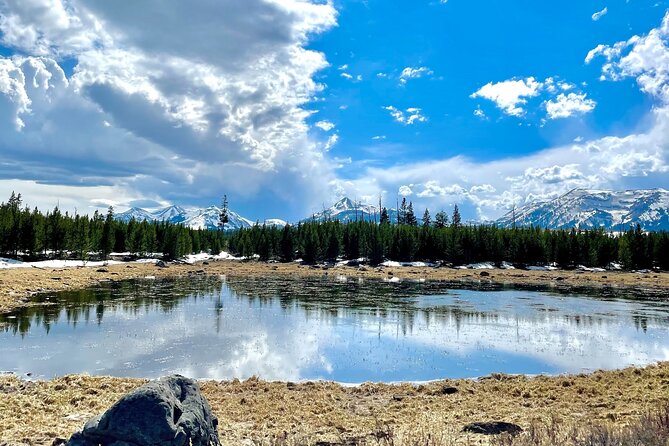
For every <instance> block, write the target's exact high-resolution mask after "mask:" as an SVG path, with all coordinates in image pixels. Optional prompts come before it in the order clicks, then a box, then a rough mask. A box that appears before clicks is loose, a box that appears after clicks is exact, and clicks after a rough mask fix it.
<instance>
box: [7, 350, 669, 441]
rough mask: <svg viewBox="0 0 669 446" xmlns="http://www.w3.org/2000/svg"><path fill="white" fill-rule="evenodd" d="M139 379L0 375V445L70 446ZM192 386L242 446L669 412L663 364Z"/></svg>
mask: <svg viewBox="0 0 669 446" xmlns="http://www.w3.org/2000/svg"><path fill="white" fill-rule="evenodd" d="M146 381H147V380H145V379H134V378H112V377H104V376H100V377H97V376H96V377H92V376H87V375H69V376H64V377H60V378H55V379H52V380H49V381H25V380H21V379H19V378H18V377H16V376H11V375H0V445H15V444H29V445H37V444H45V445H46V444H52V443H53V442H54V440H56V439H58V438H62V439H67V438H69V436H70V435H71V434H72V433H73V432H75V431H77V430H79V429H80V428H81V426H82V425H83V424H84V423H85V422H86V421H87V420H88V419H89V418H90V417H92V416H95V415H97V414H99V413H102V412H104V411H105V410H106V409H108V408H109V407H110V406H111V405H112V404H113V403H114V402H115V401H116V400H118V399H119V398H120V397H121V396H123V395H124V394H126V393H127V392H129V391H130V390H132V389H133V388H136V387H138V386H140V385H141V384H143V383H145V382H146ZM198 382H199V383H200V385H201V388H202V391H203V394H204V396H205V397H206V398H207V400H208V401H209V403H210V404H211V406H212V408H213V411H214V413H215V414H216V415H217V416H218V417H219V420H220V424H219V434H220V436H221V440H222V441H223V443H224V444H239V445H247V444H248V445H255V444H268V445H273V444H276V445H283V444H316V442H322V443H321V444H331V445H345V444H365V443H353V441H360V440H365V439H367V440H370V442H369V443H367V444H384V443H377V442H375V441H376V440H378V438H379V437H378V435H379V433H380V432H385V433H388V432H390V433H392V435H393V436H394V438H395V439H396V442H395V443H392V444H396V445H402V444H407V445H408V444H419V443H415V442H414V441H415V440H417V439H420V438H423V437H421V436H422V435H425V433H429V434H430V435H431V438H441V439H444V443H439V442H438V443H420V444H472V442H475V444H479V441H481V440H483V441H485V440H486V438H485V437H481V436H478V435H474V434H466V433H463V432H462V428H463V427H464V426H465V425H466V424H468V423H472V422H480V421H506V422H510V423H515V424H518V425H520V426H521V427H522V428H523V429H525V430H527V429H528V428H530V427H531V426H534V425H535V424H536V423H538V424H540V425H550V423H552V422H553V421H554V420H558V421H559V422H560V423H561V424H562V425H563V426H565V427H567V428H574V427H587V426H607V427H611V428H622V427H625V426H628V425H630V424H632V423H635V422H637V421H638V420H639V419H640V417H642V416H643V415H645V414H647V413H649V412H650V411H652V410H654V409H657V408H660V407H662V406H663V405H666V404H669V362H664V363H657V364H653V365H649V366H646V367H643V368H626V369H621V370H611V371H595V372H592V373H588V374H576V375H558V376H544V375H539V376H535V377H527V376H523V375H502V374H493V375H490V376H487V377H484V378H481V379H478V380H472V379H448V380H440V381H434V382H429V383H423V384H410V383H400V384H385V383H363V384H361V385H358V386H350V387H349V386H344V385H341V384H337V383H333V382H328V381H306V382H300V383H293V382H278V381H274V382H269V381H262V380H259V379H257V378H250V379H247V380H244V381H240V380H237V379H235V380H231V381H217V380H199V381H198ZM446 389H449V390H446ZM453 389H455V391H454V390H453ZM279 439H283V440H284V441H286V442H285V443H282V442H279V441H278V440H279ZM402 439H404V440H402ZM409 440H411V441H409ZM272 441H274V443H273V442H272ZM483 444H485V442H484V443H483Z"/></svg>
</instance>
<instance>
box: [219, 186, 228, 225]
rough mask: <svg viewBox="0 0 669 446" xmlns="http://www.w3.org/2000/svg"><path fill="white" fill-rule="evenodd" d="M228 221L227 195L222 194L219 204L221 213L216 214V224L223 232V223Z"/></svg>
mask: <svg viewBox="0 0 669 446" xmlns="http://www.w3.org/2000/svg"><path fill="white" fill-rule="evenodd" d="M229 221H230V215H229V211H228V196H227V195H223V203H222V204H221V213H220V214H219V216H218V226H219V227H220V228H221V231H223V232H225V225H226V224H228V222H229Z"/></svg>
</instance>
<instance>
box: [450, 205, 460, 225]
mask: <svg viewBox="0 0 669 446" xmlns="http://www.w3.org/2000/svg"><path fill="white" fill-rule="evenodd" d="M461 224H462V222H461V218H460V209H458V205H457V204H456V205H455V207H454V208H453V218H451V226H453V227H454V228H459V227H460V225H461Z"/></svg>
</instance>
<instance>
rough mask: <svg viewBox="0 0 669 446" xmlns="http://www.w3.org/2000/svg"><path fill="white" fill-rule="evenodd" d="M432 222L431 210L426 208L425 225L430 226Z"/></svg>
mask: <svg viewBox="0 0 669 446" xmlns="http://www.w3.org/2000/svg"><path fill="white" fill-rule="evenodd" d="M431 224H432V217H430V210H429V209H427V208H425V212H423V227H426V228H427V227H429V226H430V225H431Z"/></svg>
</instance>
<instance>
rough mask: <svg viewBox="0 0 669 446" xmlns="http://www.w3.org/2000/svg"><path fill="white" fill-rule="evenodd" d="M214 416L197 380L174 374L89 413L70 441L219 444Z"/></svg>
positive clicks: (89, 445)
mask: <svg viewBox="0 0 669 446" xmlns="http://www.w3.org/2000/svg"><path fill="white" fill-rule="evenodd" d="M217 426H218V419H217V418H216V417H215V416H214V415H213V414H212V412H211V407H210V406H209V403H208V402H207V400H206V399H204V397H203V396H202V395H201V393H200V388H199V386H198V384H197V382H195V381H193V380H191V379H188V378H184V377H183V376H179V375H174V376H169V377H166V378H161V379H160V380H157V381H152V382H150V383H148V384H145V385H144V386H142V387H140V388H138V389H136V390H134V391H132V392H131V393H129V394H127V395H126V396H124V397H123V398H121V399H120V400H119V401H118V402H116V404H114V405H113V406H112V407H111V408H110V409H109V410H108V411H107V412H105V413H104V414H102V415H99V416H97V417H94V418H91V419H90V420H89V421H88V422H87V423H86V425H85V426H84V429H83V430H82V431H81V432H77V433H76V434H74V435H72V438H70V441H69V442H68V443H67V444H68V446H97V445H101V446H112V445H113V446H149V445H150V446H185V445H192V446H210V445H211V446H220V445H221V442H220V440H219V439H218V432H217V430H216V428H217Z"/></svg>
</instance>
